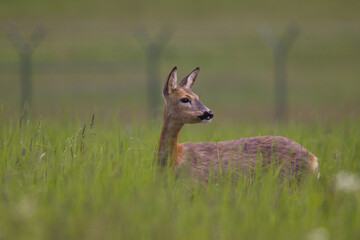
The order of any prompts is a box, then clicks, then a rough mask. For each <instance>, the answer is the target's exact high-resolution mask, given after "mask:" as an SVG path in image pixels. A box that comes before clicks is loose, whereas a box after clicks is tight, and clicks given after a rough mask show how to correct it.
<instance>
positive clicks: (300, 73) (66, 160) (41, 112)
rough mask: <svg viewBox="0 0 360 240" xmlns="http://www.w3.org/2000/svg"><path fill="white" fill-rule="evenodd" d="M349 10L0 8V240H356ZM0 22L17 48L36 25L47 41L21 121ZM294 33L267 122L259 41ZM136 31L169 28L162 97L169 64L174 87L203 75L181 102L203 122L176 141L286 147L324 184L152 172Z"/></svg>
mask: <svg viewBox="0 0 360 240" xmlns="http://www.w3.org/2000/svg"><path fill="white" fill-rule="evenodd" d="M359 3H360V2H359V1H355V0H354V1H353V0H348V1H331V2H329V1H326V0H319V1H311V2H310V1H307V2H298V3H297V2H294V1H284V0H276V1H260V2H259V1H256V2H255V1H248V0H244V1H233V0H230V1H222V2H221V4H220V3H219V2H217V1H206V2H204V1H196V2H194V1H190V0H184V1H179V2H177V3H176V4H175V3H173V2H171V1H154V2H152V1H144V0H139V1H115V0H110V1H107V2H104V1H98V0H87V1H45V0H34V1H26V0H19V1H2V2H1V3H0V25H1V27H4V28H1V31H0V52H1V54H0V239H4V240H7V239H294V240H297V239H299V240H300V239H301V240H335V239H336V240H338V239H344V240H345V239H346V240H347V239H360V207H359V206H360V179H359V176H360V119H359V116H360V115H359V114H360V108H359V106H360V94H359V89H360V81H359V76H360V68H359V66H360V55H359V52H360V44H359V42H360V28H359V26H360V25H359V22H360V19H359V7H360V5H359ZM10 22H13V23H14V24H15V25H16V26H17V27H18V29H19V31H20V32H21V33H22V34H23V35H24V37H25V38H27V37H28V36H29V35H31V32H32V31H33V29H34V27H35V26H36V24H37V23H43V24H44V25H45V27H46V28H47V30H48V32H47V34H46V35H45V37H44V39H43V40H42V42H41V43H40V45H39V46H38V48H37V49H36V50H35V52H34V55H33V68H32V70H33V74H32V80H33V81H32V82H33V99H32V108H31V112H30V114H29V116H27V117H25V116H22V110H21V109H20V108H19V105H20V84H19V71H18V63H19V56H18V53H17V51H16V49H15V48H14V46H13V45H12V44H11V42H10V41H9V39H8V38H7V35H6V30H5V28H6V26H8V24H9V23H10ZM291 23H296V24H297V25H298V26H299V29H300V34H299V36H298V38H297V39H296V41H295V43H294V45H293V47H292V48H291V49H290V51H289V54H288V56H287V62H286V63H287V78H288V79H287V84H288V106H289V115H288V121H283V122H278V121H276V120H274V113H273V111H274V91H273V74H274V69H273V55H272V52H271V50H270V49H269V48H268V47H267V45H266V43H265V41H264V40H263V39H262V37H261V34H260V33H259V31H260V29H261V28H262V27H264V26H268V27H269V29H272V30H273V32H274V35H275V36H276V37H280V36H281V35H282V33H283V32H284V31H285V29H286V27H287V26H288V25H289V24H291ZM140 26H143V27H144V28H145V29H146V30H147V31H148V33H149V35H150V36H151V37H155V36H156V34H157V32H158V31H159V30H160V29H161V28H162V27H164V26H167V27H169V29H171V33H172V37H171V38H170V40H169V42H168V43H167V45H166V47H165V48H164V50H163V52H162V54H161V58H160V68H159V83H161V84H160V85H162V83H163V82H164V81H165V78H166V76H167V75H168V73H169V71H170V70H171V69H172V68H173V67H174V66H175V65H176V66H178V74H179V78H180V79H181V78H182V77H183V76H185V75H186V74H188V73H189V72H190V71H191V70H193V69H194V68H195V67H197V66H200V68H201V71H200V73H199V76H198V78H197V80H196V83H195V85H194V88H193V90H194V92H195V93H196V94H198V95H199V96H200V98H201V101H202V102H203V103H204V104H205V105H206V106H208V107H209V108H211V110H212V111H213V112H214V113H215V117H214V119H213V120H212V122H210V123H208V124H195V125H189V126H185V127H184V129H183V130H182V132H181V134H180V142H186V141H222V140H228V139H233V138H237V137H251V136H260V135H281V136H285V137H288V138H291V139H293V140H295V141H297V142H298V143H300V144H301V145H303V146H304V147H305V148H307V149H309V150H310V151H311V152H313V153H314V154H315V155H316V156H317V157H318V158H319V160H320V173H321V177H320V179H318V178H316V176H315V175H306V176H304V178H303V179H302V181H301V183H300V184H294V183H293V182H292V180H291V179H285V180H284V181H280V180H279V177H278V176H277V175H276V174H271V173H264V172H262V171H261V169H259V170H256V171H255V174H254V177H248V176H244V177H242V178H239V179H237V178H236V177H234V176H233V175H232V174H231V173H226V172H224V173H222V174H221V175H222V177H221V178H219V179H213V180H212V181H210V182H209V183H208V184H205V185H204V184H200V183H197V182H196V181H194V179H192V178H191V177H186V176H183V175H176V174H174V171H173V170H172V169H171V167H168V168H165V169H160V168H159V166H157V164H155V162H154V156H155V154H156V144H157V141H158V138H159V134H160V129H161V120H162V119H161V113H162V109H163V106H162V105H159V106H158V107H157V108H156V109H151V110H152V111H153V113H154V115H148V114H147V113H148V110H149V109H148V102H147V101H148V99H147V97H146V79H147V71H146V53H145V51H144V49H143V47H142V45H141V43H140V42H139V41H138V39H137V38H136V37H135V36H134V35H135V34H134V31H135V30H136V29H138V28H139V27H140ZM3 30H4V31H3ZM158 93H159V94H158V96H159V100H161V89H159V91H158ZM93 114H94V118H92V116H93Z"/></svg>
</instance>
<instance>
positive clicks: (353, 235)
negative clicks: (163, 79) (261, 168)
mask: <svg viewBox="0 0 360 240" xmlns="http://www.w3.org/2000/svg"><path fill="white" fill-rule="evenodd" d="M2 120H3V121H2V124H1V133H0V134H1V135H0V138H1V142H0V159H1V163H0V164H1V168H0V178H1V183H0V189H1V204H0V215H1V218H0V226H1V231H0V239H84V238H85V239H234V238H237V239H289V236H290V238H291V239H358V238H359V237H360V228H359V225H360V221H359V219H360V208H359V207H358V206H359V204H360V186H359V184H360V183H359V179H356V178H354V179H353V178H352V175H350V174H352V173H356V172H359V171H360V161H359V158H360V151H359V149H360V129H359V121H343V122H342V123H341V124H338V123H337V124H334V123H327V124H324V123H323V122H321V123H320V122H319V123H317V124H312V125H303V124H295V123H293V124H288V125H286V126H283V125H278V124H273V125H271V124H259V125H253V124H252V125H250V124H243V125H235V124H227V125H219V124H216V123H214V124H213V123H210V124H207V125H206V126H205V125H204V127H200V129H199V130H197V131H196V132H197V134H195V135H194V129H195V125H194V126H189V127H185V129H184V132H183V133H182V134H181V141H219V140H222V139H231V138H234V137H238V136H239V135H240V136H243V137H247V136H254V135H284V136H287V137H290V138H292V139H294V140H296V141H298V142H299V143H300V144H302V145H303V146H305V147H306V148H308V149H310V150H311V151H312V152H313V153H315V154H316V155H317V156H318V157H319V159H320V164H321V165H320V172H321V178H320V179H317V178H316V177H315V176H312V175H309V176H306V177H305V178H304V179H303V181H302V182H301V184H300V185H296V184H295V185H293V184H290V185H289V184H288V182H286V181H285V182H280V181H279V178H277V177H276V175H273V174H260V172H259V174H258V175H256V174H255V177H253V178H251V181H249V179H246V178H244V179H243V178H240V179H239V180H237V181H236V182H234V181H232V177H231V176H230V175H228V174H227V173H223V174H222V175H223V177H222V178H221V179H217V180H214V181H210V182H209V183H208V184H207V185H203V184H198V183H196V182H194V181H192V180H191V178H185V177H175V174H174V172H173V170H172V169H171V168H167V169H165V170H160V169H158V167H157V165H156V164H154V151H155V148H156V141H157V138H158V135H159V131H160V124H159V123H157V122H147V123H143V124H135V123H134V124H131V125H128V126H123V125H119V124H116V123H115V122H113V123H108V124H105V125H102V124H97V123H96V119H95V121H91V120H90V119H89V121H87V122H79V121H77V122H67V123H64V121H62V127H61V128H59V127H58V123H56V122H54V121H47V120H46V119H39V120H37V121H25V122H22V123H21V126H20V125H19V121H7V120H4V119H2ZM65 122H66V121H65ZM206 128H211V129H212V131H208V130H206ZM341 172H343V174H341ZM339 174H340V175H339ZM342 178H345V179H342ZM349 179H350V180H349ZM341 181H342V182H341Z"/></svg>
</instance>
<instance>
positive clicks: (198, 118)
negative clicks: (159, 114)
mask: <svg viewBox="0 0 360 240" xmlns="http://www.w3.org/2000/svg"><path fill="white" fill-rule="evenodd" d="M199 70H200V68H199V67H197V68H195V69H194V70H193V71H192V72H191V73H190V74H189V75H187V76H186V77H185V78H184V79H183V80H181V81H180V83H179V84H178V83H177V68H176V67H174V68H173V70H172V71H171V72H170V74H169V77H168V78H167V80H166V82H165V85H164V88H163V97H164V99H165V115H164V117H165V118H167V119H170V120H173V121H176V122H179V123H182V124H185V123H201V122H209V121H210V120H211V119H212V118H213V117H214V114H213V112H212V111H211V110H210V109H209V108H207V107H206V106H205V105H204V104H202V103H201V102H200V100H199V97H198V96H197V95H196V94H195V93H193V92H192V91H191V87H192V86H193V85H194V82H195V79H196V77H197V75H198V73H199Z"/></svg>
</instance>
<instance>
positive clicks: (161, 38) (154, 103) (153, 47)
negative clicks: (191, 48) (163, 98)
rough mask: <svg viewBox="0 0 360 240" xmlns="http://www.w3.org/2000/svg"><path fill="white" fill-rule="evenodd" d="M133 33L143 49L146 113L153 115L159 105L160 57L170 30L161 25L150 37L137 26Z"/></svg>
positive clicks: (143, 29) (169, 35) (170, 32)
mask: <svg viewBox="0 0 360 240" xmlns="http://www.w3.org/2000/svg"><path fill="white" fill-rule="evenodd" d="M134 35H135V37H136V38H137V39H138V41H139V42H140V44H141V45H142V47H143V48H144V50H145V54H146V72H147V84H146V89H147V100H148V114H149V115H154V114H156V113H158V110H159V109H158V108H159V105H160V94H159V93H160V92H161V84H160V82H159V81H160V79H161V76H160V57H161V54H162V51H163V49H164V48H165V46H166V44H167V43H168V42H169V40H170V38H171V36H172V31H171V29H170V28H169V27H163V28H162V29H161V30H160V31H159V32H158V34H157V35H156V36H155V37H154V38H151V37H150V36H149V34H148V32H147V31H146V29H145V28H143V27H139V28H138V29H136V31H134Z"/></svg>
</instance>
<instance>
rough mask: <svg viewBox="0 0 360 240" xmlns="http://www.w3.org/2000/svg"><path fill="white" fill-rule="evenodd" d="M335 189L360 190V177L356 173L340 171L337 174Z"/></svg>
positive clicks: (344, 190)
mask: <svg viewBox="0 0 360 240" xmlns="http://www.w3.org/2000/svg"><path fill="white" fill-rule="evenodd" d="M335 189H336V190H338V191H343V192H356V191H359V190H360V179H359V176H358V175H356V174H351V173H346V172H340V173H338V174H336V176H335Z"/></svg>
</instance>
